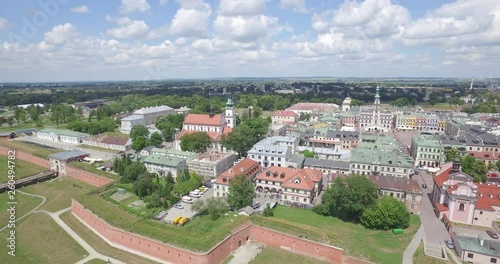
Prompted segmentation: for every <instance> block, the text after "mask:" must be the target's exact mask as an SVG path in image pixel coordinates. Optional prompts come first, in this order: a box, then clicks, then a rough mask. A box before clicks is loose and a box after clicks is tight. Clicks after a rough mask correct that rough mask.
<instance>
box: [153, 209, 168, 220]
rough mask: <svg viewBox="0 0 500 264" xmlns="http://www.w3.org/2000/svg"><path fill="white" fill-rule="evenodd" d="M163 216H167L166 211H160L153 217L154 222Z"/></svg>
mask: <svg viewBox="0 0 500 264" xmlns="http://www.w3.org/2000/svg"><path fill="white" fill-rule="evenodd" d="M165 215H167V211H161V212H160V213H158V214H157V215H155V219H156V220H161V219H162V218H163V217H164V216H165Z"/></svg>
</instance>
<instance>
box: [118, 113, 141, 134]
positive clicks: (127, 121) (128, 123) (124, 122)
mask: <svg viewBox="0 0 500 264" xmlns="http://www.w3.org/2000/svg"><path fill="white" fill-rule="evenodd" d="M120 122H121V126H120V132H122V133H124V134H130V131H131V130H132V128H133V127H134V126H144V125H145V124H146V121H145V119H144V117H143V116H142V115H131V116H127V117H124V118H122V119H121V120H120Z"/></svg>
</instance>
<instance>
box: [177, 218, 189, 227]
mask: <svg viewBox="0 0 500 264" xmlns="http://www.w3.org/2000/svg"><path fill="white" fill-rule="evenodd" d="M188 221H189V218H188V217H182V218H181V219H180V220H179V222H178V223H179V225H180V226H183V225H184V224H185V223H187V222H188Z"/></svg>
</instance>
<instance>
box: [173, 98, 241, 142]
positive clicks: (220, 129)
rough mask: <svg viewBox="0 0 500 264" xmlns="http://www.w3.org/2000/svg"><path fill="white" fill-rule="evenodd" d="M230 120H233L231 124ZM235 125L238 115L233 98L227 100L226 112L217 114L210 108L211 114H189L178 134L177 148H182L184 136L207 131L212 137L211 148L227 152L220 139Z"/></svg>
mask: <svg viewBox="0 0 500 264" xmlns="http://www.w3.org/2000/svg"><path fill="white" fill-rule="evenodd" d="M228 121H229V122H232V123H231V125H230V124H229V123H228ZM235 125H236V115H235V112H234V105H233V101H232V100H231V98H229V99H228V100H227V102H226V112H225V114H215V113H214V110H213V109H210V113H209V114H188V115H187V116H186V117H185V118H184V122H183V125H182V131H180V133H179V134H177V135H176V140H175V142H174V144H175V149H177V150H181V142H180V139H181V137H182V136H184V135H187V134H191V133H194V132H205V133H207V134H208V136H209V137H210V138H211V139H212V148H211V149H212V150H214V151H221V152H225V151H226V149H225V148H224V147H223V146H222V145H221V144H220V139H221V137H222V135H224V134H228V133H230V132H231V131H232V129H233V127H234V126H235Z"/></svg>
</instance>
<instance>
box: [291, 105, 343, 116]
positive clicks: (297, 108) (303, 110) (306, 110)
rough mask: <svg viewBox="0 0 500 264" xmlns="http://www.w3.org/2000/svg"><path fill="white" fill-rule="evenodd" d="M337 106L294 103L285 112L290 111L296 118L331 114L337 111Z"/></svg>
mask: <svg viewBox="0 0 500 264" xmlns="http://www.w3.org/2000/svg"><path fill="white" fill-rule="evenodd" d="M338 109H339V106H338V105H336V104H325V103H296V104H294V105H292V106H290V107H288V108H287V109H286V110H287V111H292V112H294V113H296V114H297V115H298V116H300V115H304V114H312V113H331V112H334V111H335V110H338Z"/></svg>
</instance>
